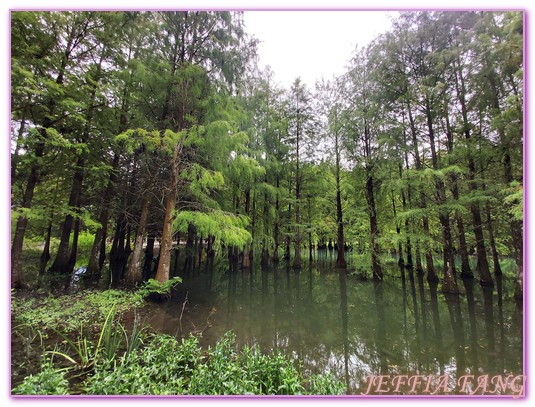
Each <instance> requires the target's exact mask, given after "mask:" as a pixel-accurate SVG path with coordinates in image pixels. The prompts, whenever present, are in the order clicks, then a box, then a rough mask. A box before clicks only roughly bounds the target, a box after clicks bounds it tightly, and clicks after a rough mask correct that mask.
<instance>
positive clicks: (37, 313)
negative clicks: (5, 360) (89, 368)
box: [11, 290, 143, 332]
mask: <svg viewBox="0 0 535 407" xmlns="http://www.w3.org/2000/svg"><path fill="white" fill-rule="evenodd" d="M142 304H143V295H142V294H141V293H140V292H127V291H121V290H105V291H94V292H92V291H89V292H87V291H86V292H80V293H76V294H70V295H62V296H59V297H54V296H51V295H48V296H43V297H38V298H17V297H13V298H12V300H11V310H12V314H13V318H14V322H15V324H16V325H19V324H20V325H21V326H27V327H32V328H33V329H39V330H60V331H62V332H73V331H76V330H77V329H79V328H80V326H86V327H93V328H95V329H98V327H99V326H100V325H101V324H102V323H103V322H104V321H105V320H106V317H107V315H108V312H109V310H110V309H111V308H112V307H115V309H116V311H117V313H118V314H121V313H123V312H124V311H126V310H128V309H132V308H135V307H139V306H141V305H142Z"/></svg>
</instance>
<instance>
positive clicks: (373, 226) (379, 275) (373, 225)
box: [366, 168, 383, 280]
mask: <svg viewBox="0 0 535 407" xmlns="http://www.w3.org/2000/svg"><path fill="white" fill-rule="evenodd" d="M366 173H367V175H366V201H367V203H368V217H369V220H370V244H371V249H372V253H371V256H372V270H373V279H374V280H382V279H383V270H382V268H381V264H380V263H379V245H378V244H377V238H378V237H379V228H378V226H377V213H376V208H375V196H374V188H373V176H372V174H371V170H370V168H367V170H366Z"/></svg>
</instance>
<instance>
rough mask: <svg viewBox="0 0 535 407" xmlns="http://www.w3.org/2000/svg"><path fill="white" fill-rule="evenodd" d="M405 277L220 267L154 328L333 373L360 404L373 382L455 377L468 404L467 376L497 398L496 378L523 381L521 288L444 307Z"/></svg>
mask: <svg viewBox="0 0 535 407" xmlns="http://www.w3.org/2000/svg"><path fill="white" fill-rule="evenodd" d="M401 270H403V269H401ZM401 270H400V269H399V268H397V267H395V268H394V269H393V270H391V273H390V274H391V276H390V277H388V276H387V277H386V278H385V281H383V282H382V283H374V282H373V281H365V280H363V279H361V278H359V277H358V276H356V275H354V274H351V272H349V273H346V272H338V271H336V269H335V268H334V263H333V262H330V261H320V262H316V263H315V264H312V265H309V266H305V268H304V269H302V270H293V269H291V268H290V267H289V266H288V265H287V264H286V263H285V262H281V263H280V264H279V265H278V266H268V267H267V268H261V267H260V265H257V264H255V265H253V267H252V268H251V269H249V270H241V269H239V268H235V269H232V268H231V267H230V266H229V265H228V263H227V262H226V261H224V260H221V261H219V262H218V260H217V259H216V263H215V265H213V264H207V263H203V264H202V265H201V266H200V267H198V268H197V269H196V270H194V271H193V272H190V273H188V274H186V275H183V276H182V277H183V279H184V281H183V284H181V285H180V286H179V288H178V289H177V290H176V291H175V292H174V293H173V297H172V298H171V300H170V301H168V302H166V303H163V304H155V305H153V306H152V307H153V308H152V309H151V310H150V317H149V323H150V324H151V325H152V326H153V327H154V328H156V329H157V330H160V331H163V332H166V333H169V334H171V335H176V336H178V337H180V336H186V335H188V334H189V332H191V331H197V332H201V331H202V340H201V343H202V344H203V345H204V346H213V345H214V344H215V342H216V341H217V339H218V338H220V337H221V336H222V335H223V334H224V333H225V332H226V331H229V330H232V331H233V332H234V333H235V334H236V338H237V343H238V345H239V346H242V345H245V344H248V345H253V344H258V345H259V346H260V347H261V349H262V350H266V351H267V350H270V349H279V350H280V351H282V352H283V353H284V354H286V355H289V356H290V357H298V358H299V359H300V361H301V362H302V369H304V371H305V372H315V373H318V372H324V371H327V372H331V373H332V374H333V375H334V376H335V377H337V378H338V379H340V380H342V381H344V382H345V383H346V385H347V388H348V393H351V394H360V393H361V392H366V391H367V388H368V381H367V380H368V376H369V375H392V376H394V375H405V374H406V375H415V374H420V375H426V376H427V375H433V376H440V375H448V376H447V377H449V378H450V379H449V380H448V382H449V384H448V391H447V393H458V394H464V393H462V392H461V391H460V386H456V381H457V378H459V377H461V376H463V375H474V376H475V379H474V380H477V377H479V376H483V375H487V374H488V375H489V387H490V388H493V387H494V386H490V378H491V377H494V376H496V375H513V376H516V375H521V374H522V373H523V346H522V337H523V336H522V328H523V319H522V310H521V309H519V308H518V307H517V306H516V305H515V303H514V301H513V300H512V295H511V293H512V292H513V282H512V281H509V280H506V279H504V280H503V281H502V280H501V279H499V280H498V281H497V286H496V287H494V289H486V288H485V289H484V288H482V287H480V286H479V284H478V283H477V281H475V280H473V281H470V282H464V283H463V282H461V281H459V284H460V285H461V286H463V287H464V293H463V294H462V295H460V296H448V297H445V296H444V295H443V294H442V293H441V291H440V286H439V287H438V289H437V287H436V286H434V287H433V286H431V287H430V286H429V284H428V283H427V281H425V278H424V277H422V276H419V275H417V274H416V273H414V274H413V273H412V272H411V273H409V272H408V271H403V273H402V272H401ZM186 298H187V303H186V306H183V304H184V301H185V299H186ZM476 386H477V383H474V384H473V385H471V384H470V383H469V384H468V386H467V389H468V390H470V389H472V390H475V387H476ZM389 387H391V386H383V387H382V388H383V389H385V388H389ZM424 388H425V382H424V383H423V384H422V386H419V387H418V389H419V390H418V391H420V392H422V391H424ZM467 389H465V392H466V391H467ZM409 390H410V389H409V388H403V387H402V389H401V390H400V392H401V393H408V391H409ZM428 390H431V391H433V387H431V388H428ZM389 392H393V391H392V389H390V391H389ZM372 393H373V390H372ZM498 393H500V391H499V392H498ZM505 393H511V391H509V390H508V391H506V392H505ZM438 394H444V392H443V391H442V390H441V391H439V392H438Z"/></svg>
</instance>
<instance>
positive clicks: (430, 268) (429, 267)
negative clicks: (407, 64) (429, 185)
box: [407, 100, 439, 282]
mask: <svg viewBox="0 0 535 407" xmlns="http://www.w3.org/2000/svg"><path fill="white" fill-rule="evenodd" d="M407 112H408V115H409V125H410V129H411V139H412V148H413V151H414V160H415V165H416V170H418V171H420V170H421V169H422V162H421V160H420V152H419V151H418V137H417V135H418V132H417V130H416V124H415V122H414V117H413V116H412V109H411V105H410V101H408V100H407ZM420 208H421V209H422V210H424V215H423V218H422V227H423V232H424V235H425V236H427V237H430V236H431V235H430V230H429V218H428V217H427V215H426V214H425V209H426V208H427V203H426V198H425V194H424V191H422V190H421V189H420ZM425 263H426V265H425V267H426V271H427V281H429V282H438V281H439V280H438V276H437V274H436V271H435V265H434V263H433V252H432V251H431V248H430V247H429V245H428V247H427V248H426V249H425ZM416 271H417V272H418V274H421V273H423V267H422V261H421V254H420V244H419V242H416Z"/></svg>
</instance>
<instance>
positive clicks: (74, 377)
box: [12, 290, 345, 395]
mask: <svg viewBox="0 0 535 407" xmlns="http://www.w3.org/2000/svg"><path fill="white" fill-rule="evenodd" d="M146 295H147V293H146V292H145V291H143V290H138V291H132V292H126V291H119V290H106V291H101V292H89V293H88V292H85V293H80V294H74V295H64V296H60V297H51V296H47V297H42V298H39V297H37V298H24V299H17V298H16V297H14V298H13V299H12V312H13V316H12V320H13V333H14V334H16V335H18V336H19V337H20V339H25V340H26V341H27V346H28V347H31V348H33V349H34V351H35V349H36V348H38V349H39V351H40V352H39V354H40V356H39V358H40V366H39V368H38V369H35V371H34V373H33V374H29V375H27V376H26V377H25V378H24V380H23V381H22V383H19V384H17V385H15V386H14V388H13V389H12V392H13V394H17V395H58V394H60V395H67V394H83V395H114V394H123V395H126V394H132V395H200V394H210V395H218V394H288V395H293V394H341V393H343V392H344V390H345V387H344V385H343V384H342V383H341V382H338V381H336V380H335V379H333V378H332V377H331V376H330V375H327V374H324V375H307V374H305V373H303V372H302V371H301V369H300V366H299V362H298V361H294V360H292V359H290V358H288V357H286V356H284V355H282V354H281V353H280V352H279V351H276V350H275V351H271V352H269V353H263V352H262V351H261V350H260V349H259V348H258V347H257V346H253V347H248V346H245V347H243V348H241V350H239V349H238V346H237V345H236V342H235V337H234V335H233V334H232V333H231V332H228V333H227V334H225V335H224V336H223V337H222V338H221V339H220V340H219V342H218V343H217V344H216V346H215V347H213V348H208V349H202V348H201V346H200V345H199V337H198V336H193V335H192V336H190V337H189V338H183V339H180V340H177V339H176V338H174V337H172V336H168V335H164V334H158V333H153V332H150V331H149V329H148V327H145V326H142V325H141V323H140V322H139V321H134V323H133V324H132V325H131V326H130V327H128V328H127V327H125V325H123V323H122V322H121V314H122V313H124V312H125V311H126V310H131V309H133V308H136V307H140V306H141V305H142V304H143V298H144V297H145V296H146ZM47 339H49V340H47ZM50 339H53V340H52V341H50ZM38 362H39V361H38Z"/></svg>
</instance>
